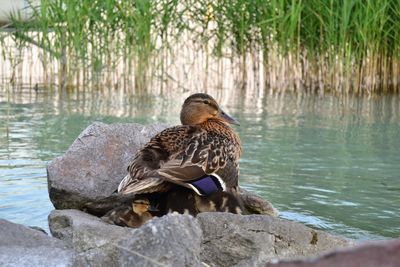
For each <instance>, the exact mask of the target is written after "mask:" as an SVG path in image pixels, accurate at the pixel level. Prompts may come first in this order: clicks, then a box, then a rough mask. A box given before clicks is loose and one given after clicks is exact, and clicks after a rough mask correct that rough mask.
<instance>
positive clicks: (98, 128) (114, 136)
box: [47, 123, 166, 215]
mask: <svg viewBox="0 0 400 267" xmlns="http://www.w3.org/2000/svg"><path fill="white" fill-rule="evenodd" d="M165 127H166V126H164V125H161V124H154V125H149V126H142V125H139V124H133V123H132V124H110V125H108V124H104V123H94V124H92V125H90V126H89V127H88V128H86V129H85V130H84V131H83V132H82V133H81V134H80V135H79V137H78V138H77V139H76V140H75V141H74V143H73V144H72V145H71V147H70V148H69V149H68V151H67V152H66V153H65V154H64V155H62V156H60V157H57V158H55V159H54V160H52V161H51V162H50V163H49V165H48V167H47V178H48V189H49V195H50V199H51V201H52V203H53V205H54V207H55V208H56V209H79V210H85V211H88V212H90V213H93V214H98V215H102V214H104V213H105V212H106V211H108V210H110V209H111V208H113V207H115V206H118V205H119V204H120V203H122V202H124V201H125V200H126V199H125V198H123V197H121V196H119V195H117V194H113V193H114V191H115V190H116V189H117V187H118V184H119V182H120V181H121V180H122V178H123V177H124V176H125V175H126V174H127V171H126V168H127V167H128V165H129V164H130V162H131V161H132V159H133V156H134V155H135V153H136V151H137V150H138V149H139V148H140V147H142V146H143V145H144V144H145V143H146V142H148V141H149V139H150V138H151V137H152V136H153V135H155V134H156V133H158V132H159V131H161V130H163V129H164V128H165Z"/></svg>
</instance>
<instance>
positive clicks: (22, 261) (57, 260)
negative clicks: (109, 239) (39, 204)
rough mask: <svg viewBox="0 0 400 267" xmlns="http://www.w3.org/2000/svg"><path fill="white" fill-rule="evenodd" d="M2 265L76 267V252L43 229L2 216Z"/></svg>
mask: <svg viewBox="0 0 400 267" xmlns="http://www.w3.org/2000/svg"><path fill="white" fill-rule="evenodd" d="M0 237H1V238H0V266H73V265H74V254H75V253H74V251H73V250H72V248H71V247H70V246H68V244H67V243H66V242H63V241H61V240H58V239H56V238H52V237H50V236H48V235H46V234H45V233H43V232H40V231H38V230H34V229H31V228H29V227H26V226H23V225H19V224H14V223H12V222H9V221H6V220H2V219H0Z"/></svg>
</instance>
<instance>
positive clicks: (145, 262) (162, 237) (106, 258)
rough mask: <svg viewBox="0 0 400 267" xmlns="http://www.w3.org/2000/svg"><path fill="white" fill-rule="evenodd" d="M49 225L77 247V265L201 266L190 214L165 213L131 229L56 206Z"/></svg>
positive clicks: (195, 224) (197, 236)
mask: <svg viewBox="0 0 400 267" xmlns="http://www.w3.org/2000/svg"><path fill="white" fill-rule="evenodd" d="M49 225H50V229H51V232H52V234H53V235H54V236H55V237H58V238H60V239H62V240H64V241H65V242H66V243H67V244H69V245H70V246H71V247H73V248H74V250H75V251H76V253H77V255H76V266H160V265H161V266H200V250H201V249H200V245H201V237H202V232H201V229H200V226H199V224H198V222H197V221H196V220H195V219H194V218H193V217H192V216H189V215H178V214H176V213H174V214H168V215H166V216H163V217H161V218H154V219H152V220H151V221H149V222H148V223H146V224H144V225H143V226H141V227H140V228H137V229H132V228H125V227H120V226H115V225H110V224H107V223H105V222H103V221H102V220H101V219H99V218H97V217H95V216H92V215H89V214H86V213H84V212H81V211H78V210H56V211H53V212H51V214H50V215H49Z"/></svg>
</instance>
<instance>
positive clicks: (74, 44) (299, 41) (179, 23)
mask: <svg viewBox="0 0 400 267" xmlns="http://www.w3.org/2000/svg"><path fill="white" fill-rule="evenodd" d="M34 16H35V21H36V24H35V25H34V27H35V28H36V29H37V28H39V29H40V31H41V33H36V34H32V32H29V31H30V29H27V28H26V27H25V26H22V24H20V23H17V22H16V23H15V27H17V31H16V32H14V33H13V34H14V37H15V38H16V39H18V42H27V43H36V44H39V45H40V46H41V47H43V48H45V49H44V53H45V54H46V55H47V56H46V57H45V58H54V57H56V58H58V60H59V62H60V63H62V68H61V69H62V73H64V74H68V75H67V77H68V78H69V79H70V80H71V77H75V80H82V78H78V79H77V78H76V75H82V72H83V73H84V74H83V76H85V73H91V74H92V78H93V77H96V74H97V77H100V75H99V74H101V77H102V79H101V81H102V82H104V77H107V73H108V72H112V70H113V69H115V68H116V67H117V66H122V69H123V73H124V74H125V75H129V76H130V74H132V73H133V75H132V76H133V78H134V82H135V85H136V86H135V88H136V90H142V89H144V88H146V85H147V84H148V82H149V81H150V80H151V79H153V78H154V77H155V74H156V73H159V72H161V74H162V75H164V74H165V73H166V72H167V70H168V69H167V68H168V67H167V62H169V61H171V60H177V59H176V55H175V52H174V51H176V48H177V47H179V46H181V45H182V44H183V43H184V44H189V45H190V46H191V48H192V49H194V50H200V51H202V52H203V53H204V54H205V55H206V56H205V60H204V64H203V65H204V70H203V71H205V72H208V69H209V65H210V64H209V60H212V61H216V62H218V61H220V60H222V59H223V58H227V57H228V58H230V59H232V60H235V62H237V65H236V67H237V69H238V70H240V75H239V76H240V80H241V82H242V84H243V86H245V84H246V79H249V74H248V73H247V72H248V69H249V64H252V65H253V69H256V70H258V71H259V72H262V73H263V79H264V82H265V86H266V88H270V89H271V90H274V91H277V92H284V91H295V92H300V93H302V92H319V93H321V94H323V93H325V92H331V93H337V94H347V93H356V94H374V93H388V92H396V93H398V92H399V91H400V90H399V89H400V0H380V1H375V0H353V1H347V0H307V1H304V0H297V1H295V0H291V1H289V0H267V1H266V0H232V1H227V0H222V1H219V0H218V1H217V0H209V1H205V0H189V1H178V0H158V1H150V0H136V1H131V0H129V1H127V0H102V1H93V0H42V2H41V6H40V7H38V8H36V12H35V14H34ZM31 25H32V24H31ZM4 34H7V33H2V35H4ZM27 37H29V38H27ZM3 39H4V38H3ZM0 40H2V38H1V37H0ZM3 53H4V52H3ZM67 59H68V60H67ZM260 66H262V68H260ZM219 75H223V72H222V71H220V73H219ZM106 80H107V79H106Z"/></svg>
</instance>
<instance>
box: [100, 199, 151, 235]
mask: <svg viewBox="0 0 400 267" xmlns="http://www.w3.org/2000/svg"><path fill="white" fill-rule="evenodd" d="M150 208H151V206H150V202H149V200H148V199H136V200H134V201H133V202H132V205H131V206H126V205H124V206H120V207H117V208H115V209H113V210H111V211H110V212H108V213H107V214H106V215H104V216H103V217H102V219H103V221H105V222H108V223H110V224H115V225H119V226H127V227H132V228H138V227H140V226H141V225H143V224H144V223H146V222H147V221H149V220H150V219H152V218H153V215H152V214H151V213H150Z"/></svg>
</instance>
